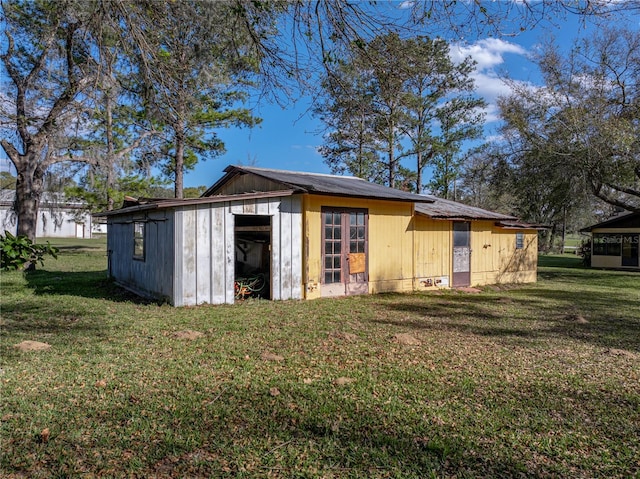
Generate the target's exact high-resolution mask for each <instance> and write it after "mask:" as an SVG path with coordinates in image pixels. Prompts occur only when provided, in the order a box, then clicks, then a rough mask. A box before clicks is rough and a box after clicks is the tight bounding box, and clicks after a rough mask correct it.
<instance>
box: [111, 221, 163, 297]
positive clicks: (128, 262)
mask: <svg viewBox="0 0 640 479" xmlns="http://www.w3.org/2000/svg"><path fill="white" fill-rule="evenodd" d="M135 221H142V222H143V223H144V224H145V230H146V231H145V241H144V250H145V257H144V260H138V259H133V225H134V222H135ZM107 253H108V256H109V260H108V261H109V274H110V275H111V277H113V278H114V279H115V280H116V281H117V282H118V283H120V284H122V285H123V286H125V287H127V288H129V289H131V290H133V291H135V292H137V293H140V294H143V295H145V296H152V297H155V298H160V299H166V300H167V301H171V299H172V297H173V281H172V278H173V253H174V242H173V212H172V211H170V210H169V211H161V212H152V213H148V214H137V215H126V216H118V217H112V218H110V219H109V227H108V230H107Z"/></svg>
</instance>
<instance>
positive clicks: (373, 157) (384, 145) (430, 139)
mask: <svg viewBox="0 0 640 479" xmlns="http://www.w3.org/2000/svg"><path fill="white" fill-rule="evenodd" d="M354 48H355V49H356V53H355V56H354V59H353V60H352V61H349V62H348V61H344V62H342V63H341V65H340V67H339V68H338V69H337V71H336V72H335V73H334V74H329V75H327V76H326V77H325V80H324V82H323V86H324V90H325V93H326V96H327V100H326V101H325V102H324V103H323V104H321V105H320V106H319V107H318V108H317V109H316V114H318V115H319V117H320V118H321V119H322V120H323V122H324V123H325V125H326V126H327V129H328V130H329V131H328V134H327V135H326V136H325V146H324V147H323V148H322V149H321V152H322V153H323V155H324V156H325V161H326V162H327V163H328V164H329V165H330V166H331V168H332V170H333V171H349V172H350V173H352V174H355V175H357V176H362V177H366V178H368V179H375V180H377V181H380V182H382V183H385V184H387V185H389V186H391V187H395V186H396V183H398V184H403V185H405V187H406V186H408V182H411V183H412V184H413V186H410V187H409V188H410V189H412V190H414V191H418V192H421V191H422V189H423V186H424V182H423V171H424V169H425V168H426V167H427V166H429V165H433V164H434V161H435V159H442V160H443V161H442V163H438V164H437V166H440V165H442V167H441V168H440V169H439V171H440V170H442V171H445V170H446V173H445V176H446V181H447V182H450V179H449V176H450V175H451V174H455V168H454V166H455V165H454V164H453V161H452V158H453V156H454V155H455V153H456V152H457V151H459V150H460V148H461V143H462V142H463V141H464V140H466V139H473V138H475V137H477V136H478V135H479V134H480V127H479V125H480V124H481V121H482V115H481V114H480V113H479V108H481V107H482V106H483V105H484V103H483V101H482V100H480V99H478V98H474V97H473V94H472V91H473V81H472V80H471V79H470V78H469V74H470V73H471V71H472V69H473V64H472V62H471V61H470V60H468V59H467V60H465V61H463V62H462V63H460V64H458V65H456V64H454V63H453V62H452V61H451V60H450V59H449V56H448V53H449V47H448V45H447V43H446V42H444V41H442V40H439V39H436V40H432V39H429V38H427V37H415V38H409V39H402V38H401V37H400V36H399V35H397V34H394V33H390V34H388V35H384V36H380V37H376V38H375V39H374V40H372V41H371V42H369V43H367V44H366V45H361V46H358V45H355V46H354ZM408 157H414V158H415V163H414V164H415V165H416V167H415V169H414V170H412V169H410V168H407V167H406V165H403V164H402V160H403V159H405V158H408ZM443 181H445V179H444V176H443ZM447 184H448V183H447ZM446 190H447V188H445V193H446Z"/></svg>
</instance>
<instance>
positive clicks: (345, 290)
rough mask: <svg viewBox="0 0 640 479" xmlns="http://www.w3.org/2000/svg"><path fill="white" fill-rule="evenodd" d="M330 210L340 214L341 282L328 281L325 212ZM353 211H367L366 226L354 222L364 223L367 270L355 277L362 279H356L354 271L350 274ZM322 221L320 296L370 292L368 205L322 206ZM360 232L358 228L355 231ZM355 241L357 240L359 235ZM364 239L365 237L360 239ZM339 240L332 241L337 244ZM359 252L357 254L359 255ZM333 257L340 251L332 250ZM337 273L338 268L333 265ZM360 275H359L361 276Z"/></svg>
mask: <svg viewBox="0 0 640 479" xmlns="http://www.w3.org/2000/svg"><path fill="white" fill-rule="evenodd" d="M327 213H332V214H339V215H340V268H339V272H340V281H339V282H331V283H328V282H326V279H327V276H326V275H327V274H330V271H328V268H326V266H327V250H326V247H327V224H326V221H325V215H326V214H327ZM352 213H362V214H364V218H363V219H364V225H354V226H364V251H363V252H361V253H363V254H364V271H363V272H360V273H357V274H356V278H358V277H359V278H360V280H357V279H356V280H355V281H354V280H353V279H354V278H353V276H354V275H352V274H350V263H349V260H350V257H351V254H352V253H351V251H350V247H351V238H350V232H351V226H352V225H351V224H350V219H351V214H352ZM320 221H321V232H322V233H321V252H320V257H321V272H320V274H321V276H320V278H321V281H320V285H321V286H320V292H321V296H323V297H327V296H345V295H355V294H367V293H368V292H369V210H368V209H367V208H348V207H330V206H327V207H322V208H321V214H320ZM331 225H333V226H335V225H337V223H334V222H332V223H331ZM356 235H357V230H356ZM356 240H358V238H357V236H356ZM360 240H362V238H360ZM336 242H337V241H335V240H334V241H333V243H336ZM358 253H359V252H356V253H355V254H358ZM331 256H332V257H333V258H334V261H335V257H336V256H337V254H335V253H332V254H331ZM330 270H332V271H333V273H334V274H335V272H336V268H330ZM358 275H360V276H358Z"/></svg>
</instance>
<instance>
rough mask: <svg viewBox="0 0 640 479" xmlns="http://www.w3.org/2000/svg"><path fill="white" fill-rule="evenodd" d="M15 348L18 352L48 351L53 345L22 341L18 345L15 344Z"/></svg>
mask: <svg viewBox="0 0 640 479" xmlns="http://www.w3.org/2000/svg"><path fill="white" fill-rule="evenodd" d="M13 347H14V348H15V349H17V350H18V351H25V352H27V351H47V350H49V349H51V345H50V344H48V343H41V342H40V341H30V340H28V341H22V342H20V343H18V344H14V345H13Z"/></svg>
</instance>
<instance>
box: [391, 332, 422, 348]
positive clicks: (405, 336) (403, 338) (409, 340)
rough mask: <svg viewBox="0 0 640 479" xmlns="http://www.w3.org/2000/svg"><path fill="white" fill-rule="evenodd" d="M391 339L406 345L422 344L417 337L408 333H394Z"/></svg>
mask: <svg viewBox="0 0 640 479" xmlns="http://www.w3.org/2000/svg"><path fill="white" fill-rule="evenodd" d="M392 341H394V342H396V343H399V344H404V345H406V346H420V345H421V344H422V342H421V341H420V340H419V339H418V338H416V337H415V336H414V335H413V334H409V333H397V334H394V335H393V338H392Z"/></svg>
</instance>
